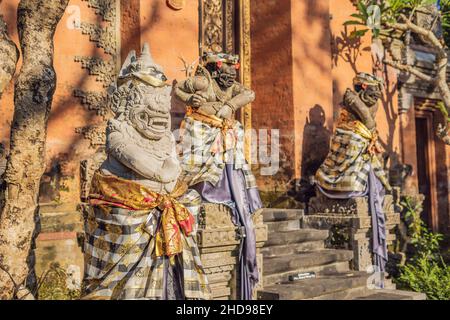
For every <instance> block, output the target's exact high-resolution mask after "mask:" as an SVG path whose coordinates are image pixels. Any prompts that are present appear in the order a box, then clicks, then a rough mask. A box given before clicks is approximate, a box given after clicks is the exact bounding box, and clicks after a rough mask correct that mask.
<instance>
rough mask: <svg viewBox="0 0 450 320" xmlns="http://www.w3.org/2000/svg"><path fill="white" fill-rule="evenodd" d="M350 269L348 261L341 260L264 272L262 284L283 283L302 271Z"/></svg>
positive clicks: (344, 270)
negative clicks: (282, 270)
mask: <svg viewBox="0 0 450 320" xmlns="http://www.w3.org/2000/svg"><path fill="white" fill-rule="evenodd" d="M349 270H350V266H349V262H348V261H341V262H335V263H330V264H326V265H321V266H315V267H307V268H299V269H296V270H290V271H286V272H278V273H273V274H265V275H264V276H263V283H264V286H270V285H273V284H278V283H283V282H286V281H289V276H293V275H296V274H298V273H302V272H315V273H316V274H317V275H327V274H336V273H342V272H348V271H349Z"/></svg>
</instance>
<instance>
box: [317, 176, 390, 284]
mask: <svg viewBox="0 0 450 320" xmlns="http://www.w3.org/2000/svg"><path fill="white" fill-rule="evenodd" d="M317 187H318V189H319V191H320V192H321V193H323V194H324V195H325V196H326V197H327V198H330V199H349V198H356V197H364V196H367V195H368V196H369V210H370V215H371V218H372V253H373V255H374V257H373V260H374V265H375V266H376V267H378V270H376V271H379V272H384V271H385V270H386V263H387V260H388V253H387V243H386V217H385V215H384V212H383V200H384V195H385V191H384V187H383V184H382V183H381V181H380V180H379V179H378V178H377V176H376V175H375V173H374V171H373V169H370V173H369V183H368V186H367V190H366V191H365V192H354V191H348V192H344V191H342V192H338V191H330V190H325V189H323V188H322V187H320V186H319V185H317ZM381 287H384V283H383V281H381Z"/></svg>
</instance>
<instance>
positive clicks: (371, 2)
mask: <svg viewBox="0 0 450 320" xmlns="http://www.w3.org/2000/svg"><path fill="white" fill-rule="evenodd" d="M435 3H436V0H382V1H379V0H359V1H358V4H357V7H358V13H355V14H352V15H351V17H353V18H354V20H349V21H346V22H345V23H344V25H346V26H349V25H356V26H363V28H362V29H359V30H355V31H353V32H352V34H351V36H352V37H361V36H364V35H365V34H366V33H367V32H368V31H369V30H371V31H372V35H373V36H374V37H375V38H377V37H378V36H379V35H380V33H381V31H387V32H389V31H392V29H391V28H390V25H391V24H393V23H395V22H397V21H398V20H399V17H400V15H401V14H405V15H409V17H412V16H413V15H414V13H415V12H416V11H417V10H418V9H420V8H423V7H426V6H428V5H431V4H435ZM441 15H442V17H443V20H444V21H443V26H444V27H445V26H450V0H444V1H442V3H441ZM378 20H379V21H378Z"/></svg>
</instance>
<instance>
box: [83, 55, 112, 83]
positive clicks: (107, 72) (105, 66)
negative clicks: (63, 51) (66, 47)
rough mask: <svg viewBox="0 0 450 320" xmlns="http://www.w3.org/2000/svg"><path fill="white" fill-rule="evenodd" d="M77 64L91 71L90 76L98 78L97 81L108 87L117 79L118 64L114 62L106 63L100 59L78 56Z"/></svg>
mask: <svg viewBox="0 0 450 320" xmlns="http://www.w3.org/2000/svg"><path fill="white" fill-rule="evenodd" d="M75 62H80V63H81V66H82V68H83V69H88V70H89V75H91V76H96V80H97V81H100V82H103V86H104V87H107V86H108V85H109V84H110V83H111V82H113V81H114V78H115V69H116V64H115V62H114V61H104V60H103V59H102V58H98V57H83V56H76V57H75Z"/></svg>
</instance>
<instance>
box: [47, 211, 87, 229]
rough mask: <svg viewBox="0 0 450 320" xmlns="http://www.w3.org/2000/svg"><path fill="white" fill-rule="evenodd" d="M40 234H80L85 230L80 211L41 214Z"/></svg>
mask: <svg viewBox="0 0 450 320" xmlns="http://www.w3.org/2000/svg"><path fill="white" fill-rule="evenodd" d="M39 218H40V228H41V230H40V233H49V232H68V231H73V232H79V231H82V230H83V217H82V215H81V213H80V212H79V211H66V212H42V211H41V212H40V213H39Z"/></svg>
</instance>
